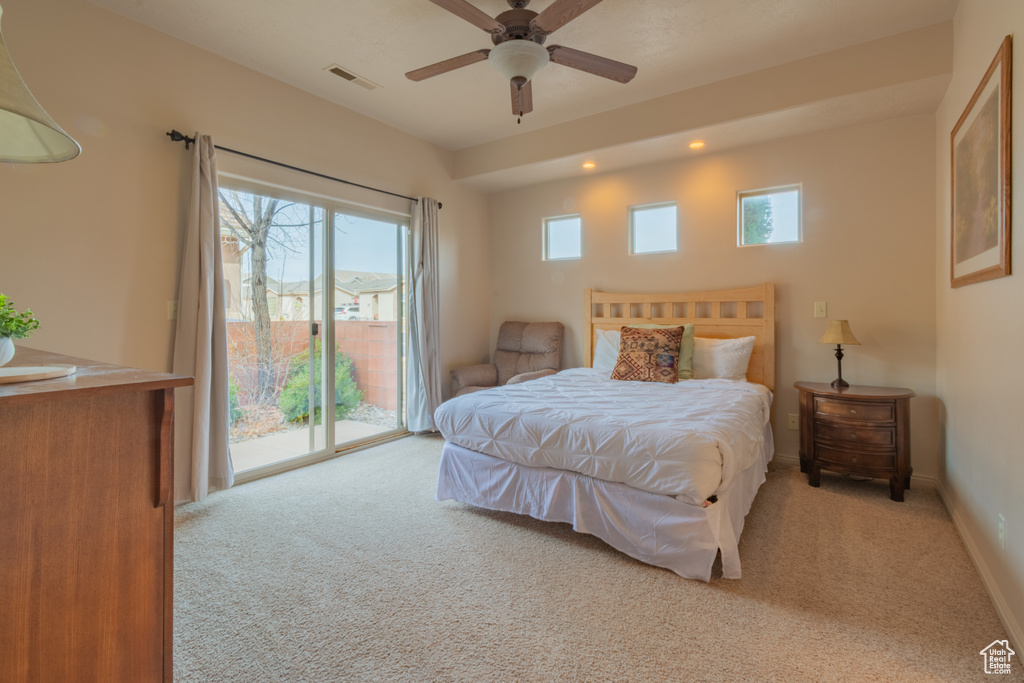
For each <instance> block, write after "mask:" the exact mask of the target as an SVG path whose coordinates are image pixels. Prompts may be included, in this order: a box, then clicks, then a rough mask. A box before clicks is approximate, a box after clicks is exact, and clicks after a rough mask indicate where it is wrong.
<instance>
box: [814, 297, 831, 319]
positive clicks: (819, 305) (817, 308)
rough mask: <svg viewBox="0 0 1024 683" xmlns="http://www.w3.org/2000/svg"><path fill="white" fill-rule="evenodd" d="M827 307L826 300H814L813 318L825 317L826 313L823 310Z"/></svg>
mask: <svg viewBox="0 0 1024 683" xmlns="http://www.w3.org/2000/svg"><path fill="white" fill-rule="evenodd" d="M827 309H828V304H827V303H826V302H824V301H815V302H814V317H815V318H825V317H827V314H826V312H825V311H826V310H827Z"/></svg>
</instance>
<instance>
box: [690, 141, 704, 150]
mask: <svg viewBox="0 0 1024 683" xmlns="http://www.w3.org/2000/svg"><path fill="white" fill-rule="evenodd" d="M703 146H704V141H703V140H694V141H693V142H691V143H690V149H700V148H701V147H703Z"/></svg>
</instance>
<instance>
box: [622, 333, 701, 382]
mask: <svg viewBox="0 0 1024 683" xmlns="http://www.w3.org/2000/svg"><path fill="white" fill-rule="evenodd" d="M630 327H640V328H647V329H658V328H665V327H680V326H679V325H655V324H653V323H645V324H642V325H630ZM682 328H683V341H682V342H681V343H680V344H679V379H693V323H687V324H686V325H683V326H682Z"/></svg>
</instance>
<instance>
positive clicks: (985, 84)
mask: <svg viewBox="0 0 1024 683" xmlns="http://www.w3.org/2000/svg"><path fill="white" fill-rule="evenodd" d="M1011 52H1012V40H1011V36H1006V38H1004V39H1003V42H1002V45H1000V47H999V51H998V52H997V53H996V56H995V58H994V59H993V60H992V64H991V66H989V68H988V71H986V72H985V76H984V78H982V79H981V83H980V84H979V85H978V88H977V90H975V91H974V95H973V96H972V97H971V100H970V102H968V103H967V107H966V108H965V109H964V113H963V114H962V115H961V116H960V119H959V120H958V121H957V122H956V125H955V126H954V127H953V131H952V132H951V133H950V163H951V173H950V177H951V182H952V188H951V189H952V193H951V196H950V204H951V207H950V208H951V223H950V264H949V266H950V286H951V287H962V286H964V285H969V284H973V283H975V282H983V281H985V280H993V279H995V278H1000V277H1006V276H1007V275H1009V274H1010V208H1011V186H1010V168H1011V166H1010V122H1011V119H1010V114H1011V92H1010V87H1011V85H1010V84H1011V76H1012V74H1011V69H1012V64H1013V60H1012V54H1011Z"/></svg>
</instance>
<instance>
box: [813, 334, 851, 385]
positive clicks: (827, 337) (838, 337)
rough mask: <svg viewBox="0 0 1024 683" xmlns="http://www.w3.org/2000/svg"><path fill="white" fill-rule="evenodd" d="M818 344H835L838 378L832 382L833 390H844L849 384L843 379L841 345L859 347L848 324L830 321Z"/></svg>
mask: <svg viewBox="0 0 1024 683" xmlns="http://www.w3.org/2000/svg"><path fill="white" fill-rule="evenodd" d="M818 343H819V344H835V345H836V362H837V363H838V366H839V377H837V378H836V379H835V380H833V382H832V388H833V389H844V388H846V387H848V386H850V383H849V382H847V381H846V380H844V379H843V344H856V345H857V346H860V342H859V341H857V338H856V337H854V336H853V332H851V331H850V323H849V322H847V321H846V320H831V321H829V323H828V329H827V330H825V334H823V335H822V336H821V339H819V340H818Z"/></svg>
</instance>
